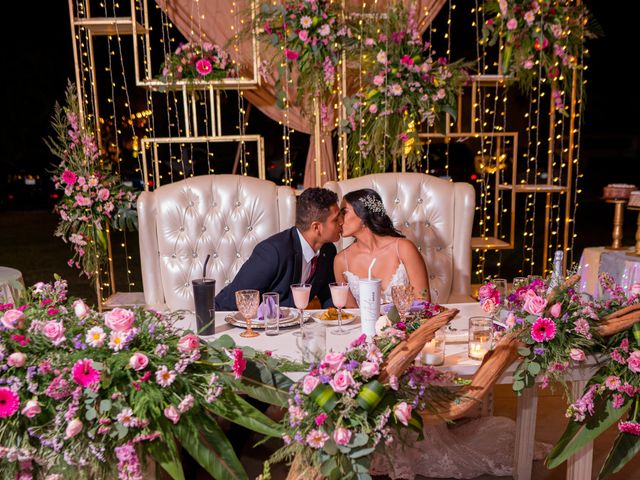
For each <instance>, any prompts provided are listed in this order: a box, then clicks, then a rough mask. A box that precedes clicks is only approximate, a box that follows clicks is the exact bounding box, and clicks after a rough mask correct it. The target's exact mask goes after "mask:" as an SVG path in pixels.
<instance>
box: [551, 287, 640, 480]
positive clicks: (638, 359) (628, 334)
mask: <svg viewBox="0 0 640 480" xmlns="http://www.w3.org/2000/svg"><path fill="white" fill-rule="evenodd" d="M601 285H602V286H603V287H604V289H605V292H606V294H607V297H608V298H607V299H606V300H603V301H600V302H598V304H599V307H600V310H601V312H602V314H603V315H604V317H605V318H606V316H607V315H611V314H612V313H613V312H633V311H635V312H640V284H636V285H634V286H633V287H632V288H631V289H630V291H629V295H628V296H627V295H625V293H624V290H622V288H620V287H619V286H618V285H616V284H615V282H613V280H612V279H611V278H610V277H609V276H608V275H603V276H601ZM600 353H601V365H602V366H601V368H600V369H599V370H598V371H597V372H596V373H595V374H594V376H593V377H592V378H591V380H590V381H589V383H588V384H587V386H586V388H585V391H584V393H583V395H582V396H581V397H580V398H578V399H575V400H574V402H573V403H572V404H571V405H569V407H568V409H567V413H566V415H567V417H568V418H569V424H568V426H567V428H566V430H565V433H564V434H563V436H562V437H561V438H560V440H559V441H558V443H557V444H556V446H555V447H554V449H553V450H552V451H551V453H550V455H549V457H548V459H547V465H548V466H549V467H550V468H554V467H556V466H558V465H560V464H561V463H562V462H564V461H565V460H566V459H567V458H569V456H571V455H572V454H573V453H575V452H576V451H577V450H578V449H579V448H580V447H581V446H582V445H584V444H585V443H586V442H590V441H593V440H594V439H595V438H596V437H598V436H599V435H600V434H601V433H602V432H604V431H605V430H606V429H608V428H609V427H610V426H612V425H614V424H615V423H616V422H617V424H618V436H617V438H616V439H615V440H614V442H613V445H612V447H611V450H610V451H609V454H608V456H607V459H606V460H605V462H604V464H603V466H602V468H601V470H600V474H599V476H598V478H604V477H606V476H607V475H610V474H612V473H615V472H617V471H619V470H621V469H622V468H623V467H624V466H625V465H626V463H627V462H628V461H629V460H631V459H632V458H633V457H634V455H635V453H637V452H638V448H639V447H640V325H639V324H638V323H635V324H634V325H633V326H632V327H631V328H628V329H626V330H624V331H622V332H620V333H618V334H615V335H613V336H611V337H610V338H609V339H607V342H606V343H605V344H603V348H602V349H601V352H600ZM625 414H626V415H627V419H626V420H623V419H622V418H623V417H624V416H625Z"/></svg>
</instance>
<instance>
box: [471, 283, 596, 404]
mask: <svg viewBox="0 0 640 480" xmlns="http://www.w3.org/2000/svg"><path fill="white" fill-rule="evenodd" d="M577 278H578V277H573V278H570V279H569V280H567V282H565V283H563V284H561V285H560V286H558V287H556V288H555V289H552V290H551V291H549V288H548V285H547V284H546V283H545V282H544V281H543V280H540V279H537V280H534V281H532V282H531V283H529V284H528V285H525V286H522V287H520V288H518V289H516V290H515V291H514V292H513V293H511V294H510V295H509V296H508V297H507V298H506V299H502V298H500V293H499V292H498V290H497V289H496V287H495V286H494V285H493V284H492V283H491V282H489V283H487V284H485V285H483V286H482V287H481V288H480V291H479V301H480V303H481V305H482V307H483V309H484V310H485V311H486V312H487V313H489V314H494V315H496V316H498V317H499V318H500V319H501V320H502V321H503V322H504V325H503V326H504V328H505V329H504V330H503V331H501V332H500V333H499V336H501V335H505V334H507V333H510V334H511V335H515V336H516V337H517V339H518V340H520V342H521V344H522V346H521V347H520V348H519V349H518V353H519V355H520V356H521V358H522V360H521V362H520V364H519V365H518V367H517V368H516V370H515V372H514V375H513V378H514V382H513V390H514V391H515V392H516V393H517V394H521V393H522V391H523V390H524V389H525V388H530V387H533V386H534V385H535V382H536V378H537V377H538V376H539V375H540V376H541V380H542V386H543V387H546V386H548V385H549V383H550V382H551V381H552V380H553V381H562V377H563V372H564V371H565V370H567V368H569V366H571V365H579V364H581V363H583V362H584V361H585V360H586V358H587V355H588V354H589V353H592V352H594V350H595V348H596V346H597V344H598V341H599V335H598V333H597V331H596V326H597V321H598V318H599V317H598V309H597V305H596V304H595V303H594V302H593V301H590V300H585V299H583V298H582V296H581V295H580V294H579V293H578V292H577V291H576V290H575V288H574V284H575V282H576V281H577Z"/></svg>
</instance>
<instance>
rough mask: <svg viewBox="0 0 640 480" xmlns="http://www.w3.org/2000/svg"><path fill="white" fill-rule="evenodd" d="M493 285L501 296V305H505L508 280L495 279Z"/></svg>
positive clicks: (492, 281)
mask: <svg viewBox="0 0 640 480" xmlns="http://www.w3.org/2000/svg"><path fill="white" fill-rule="evenodd" d="M491 283H493V285H494V286H495V287H496V289H497V290H498V293H499V294H500V303H502V304H504V303H506V300H507V280H506V278H494V279H493V280H491Z"/></svg>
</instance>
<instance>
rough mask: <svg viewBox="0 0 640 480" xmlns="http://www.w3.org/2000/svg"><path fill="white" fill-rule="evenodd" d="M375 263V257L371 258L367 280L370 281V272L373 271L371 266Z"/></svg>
mask: <svg viewBox="0 0 640 480" xmlns="http://www.w3.org/2000/svg"><path fill="white" fill-rule="evenodd" d="M374 263H376V257H373V260H371V263H370V264H369V280H371V270H372V269H373V264H374Z"/></svg>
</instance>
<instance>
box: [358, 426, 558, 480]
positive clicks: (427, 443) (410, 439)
mask: <svg viewBox="0 0 640 480" xmlns="http://www.w3.org/2000/svg"><path fill="white" fill-rule="evenodd" d="M404 432H405V433H403V436H402V437H401V438H396V437H394V442H393V443H392V444H391V445H388V446H385V447H384V448H383V450H382V453H377V454H375V455H374V457H373V459H372V462H371V467H370V469H369V470H370V473H371V474H372V475H388V476H389V477H390V478H392V479H394V480H395V479H408V480H413V479H414V478H415V477H416V475H422V476H425V477H432V478H475V477H478V476H480V475H495V476H511V475H512V471H513V445H514V443H515V422H514V421H513V420H512V419H510V418H506V417H479V418H476V419H473V420H469V421H468V422H466V423H464V424H462V425H459V426H455V427H452V428H450V427H448V426H447V425H446V424H445V423H442V424H438V425H425V427H424V440H421V441H416V440H417V434H416V433H415V432H413V431H409V430H404ZM550 449H551V445H548V444H544V443H540V442H536V446H535V451H534V459H536V460H541V459H543V458H544V457H545V456H546V455H547V454H548V452H549V450H550Z"/></svg>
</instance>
